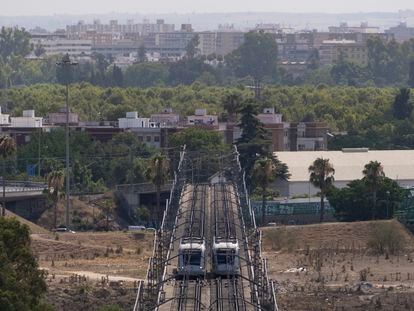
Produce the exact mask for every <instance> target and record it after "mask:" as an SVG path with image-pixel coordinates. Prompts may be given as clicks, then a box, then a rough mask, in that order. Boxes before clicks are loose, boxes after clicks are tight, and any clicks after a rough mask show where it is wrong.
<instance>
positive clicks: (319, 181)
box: [308, 158, 335, 222]
mask: <svg viewBox="0 0 414 311" xmlns="http://www.w3.org/2000/svg"><path fill="white" fill-rule="evenodd" d="M308 170H309V173H310V176H309V181H310V182H311V184H312V185H313V186H315V187H316V188H319V189H320V190H321V191H320V197H321V213H320V222H323V218H324V212H325V197H326V192H327V191H328V189H329V188H330V187H332V184H333V182H334V176H333V175H334V174H335V169H334V167H333V165H332V164H331V163H329V159H323V158H317V159H316V160H315V161H314V162H313V163H312V165H311V166H309V169H308Z"/></svg>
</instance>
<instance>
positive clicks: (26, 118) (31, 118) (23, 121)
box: [10, 110, 43, 128]
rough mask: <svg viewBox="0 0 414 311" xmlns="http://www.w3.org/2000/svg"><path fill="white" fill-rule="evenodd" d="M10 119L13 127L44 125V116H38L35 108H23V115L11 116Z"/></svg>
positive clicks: (37, 126) (39, 126)
mask: <svg viewBox="0 0 414 311" xmlns="http://www.w3.org/2000/svg"><path fill="white" fill-rule="evenodd" d="M10 121H11V122H10V126H11V127H19V128H41V127H42V126H43V118H42V117H36V116H35V111H34V110H23V115H22V116H21V117H11V118H10Z"/></svg>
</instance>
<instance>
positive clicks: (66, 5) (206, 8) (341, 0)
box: [0, 0, 414, 15]
mask: <svg viewBox="0 0 414 311" xmlns="http://www.w3.org/2000/svg"><path fill="white" fill-rule="evenodd" d="M0 4H1V11H0V15H52V14H89V13H97V14H100V13H109V12H119V13H126V12H128V13H173V12H177V13H191V12H197V13H198V12H240V11H243V12H244V11H273V12H329V13H343V12H361V11H363V12H373V11H375V12H379V11H383V12H384V11H388V12H395V11H398V10H400V9H401V10H404V9H414V1H413V0H393V1H389V0H288V1H286V0H284V1H281V0H250V1H247V0H208V1H206V0H0Z"/></svg>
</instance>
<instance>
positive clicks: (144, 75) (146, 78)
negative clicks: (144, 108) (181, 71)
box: [124, 63, 168, 87]
mask: <svg viewBox="0 0 414 311" xmlns="http://www.w3.org/2000/svg"><path fill="white" fill-rule="evenodd" d="M167 79H168V68H167V67H166V66H165V65H164V64H161V63H139V64H135V65H132V66H129V67H128V68H127V69H126V71H125V74H124V82H125V85H126V86H132V87H150V86H154V85H157V84H164V83H166V82H167Z"/></svg>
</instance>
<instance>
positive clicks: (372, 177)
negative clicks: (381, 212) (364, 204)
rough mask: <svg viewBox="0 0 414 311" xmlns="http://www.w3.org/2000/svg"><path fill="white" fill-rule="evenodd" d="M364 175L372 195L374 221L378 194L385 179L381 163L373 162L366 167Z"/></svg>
mask: <svg viewBox="0 0 414 311" xmlns="http://www.w3.org/2000/svg"><path fill="white" fill-rule="evenodd" d="M362 174H364V179H365V181H366V183H367V184H368V186H369V188H370V190H371V193H372V219H375V214H376V208H377V192H378V187H379V185H380V183H381V181H382V179H383V178H384V177H385V174H384V169H383V167H382V165H381V163H380V162H378V161H371V162H369V163H368V164H366V165H365V167H364V170H363V171H362Z"/></svg>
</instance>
